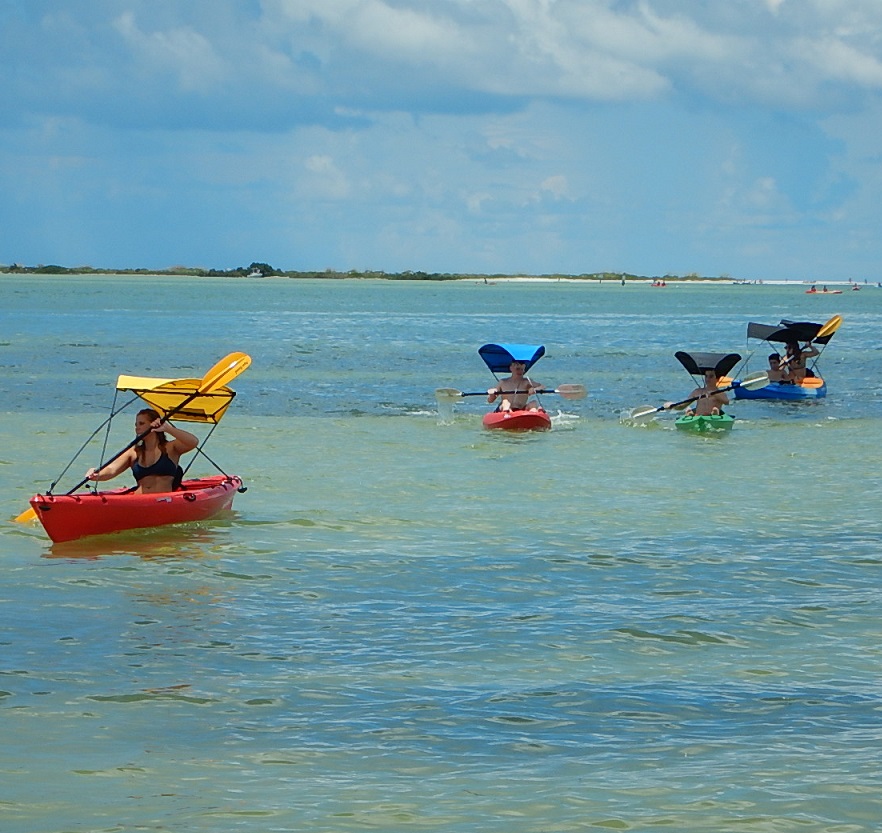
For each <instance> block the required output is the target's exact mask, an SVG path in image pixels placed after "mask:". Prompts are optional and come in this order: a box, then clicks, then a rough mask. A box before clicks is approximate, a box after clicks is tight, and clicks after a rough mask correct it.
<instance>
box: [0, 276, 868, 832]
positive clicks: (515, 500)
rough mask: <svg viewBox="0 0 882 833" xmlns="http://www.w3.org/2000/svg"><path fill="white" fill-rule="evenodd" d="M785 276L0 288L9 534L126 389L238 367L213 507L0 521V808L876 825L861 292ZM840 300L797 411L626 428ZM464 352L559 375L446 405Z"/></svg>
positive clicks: (751, 826)
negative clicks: (525, 419)
mask: <svg viewBox="0 0 882 833" xmlns="http://www.w3.org/2000/svg"><path fill="white" fill-rule="evenodd" d="M803 290H804V287H802V286H798V285H791V286H771V285H740V286H734V285H713V286H709V285H683V286H680V285H669V286H668V287H666V288H664V289H655V288H651V287H649V286H648V285H646V284H640V285H637V284H634V285H627V286H624V287H622V286H620V285H619V284H616V283H609V282H605V283H603V284H574V283H570V282H556V283H538V282H537V283H519V284H508V283H502V282H500V283H496V284H495V285H484V284H483V283H477V282H470V281H463V282H456V283H437V284H436V283H420V282H369V281H349V280H347V281H307V282H300V281H293V280H287V279H262V280H198V281H187V280H180V279H171V278H155V277H143V278H142V277H139V278H118V277H100V278H92V277H89V278H59V277H45V278H43V277H33V276H29V277H27V278H21V277H11V276H2V277H0V304H2V306H0V321H2V323H3V326H2V332H0V365H2V373H3V380H4V381H3V385H4V397H3V401H2V404H0V476H2V479H3V488H2V490H0V502H2V513H3V514H2V516H3V518H4V519H11V518H13V517H14V516H15V515H17V514H18V513H19V512H21V511H22V510H23V509H25V508H26V507H27V500H28V498H29V496H30V495H31V494H33V493H34V492H36V491H42V490H45V489H46V488H47V486H48V485H49V484H50V483H51V482H53V481H54V480H55V479H56V478H57V476H58V475H59V473H60V472H61V471H62V470H63V469H64V467H65V465H66V464H67V463H68V461H69V460H70V459H71V457H72V456H73V455H74V453H75V452H76V451H77V449H78V448H79V447H80V446H81V444H82V443H83V442H84V441H85V439H86V438H87V437H88V435H89V434H90V433H91V432H92V431H93V430H94V429H95V428H96V427H97V426H98V425H99V424H100V423H101V422H102V421H103V420H104V419H105V417H106V416H107V413H108V409H109V408H110V406H111V402H112V399H113V386H114V382H115V379H116V376H117V375H118V374H120V373H133V374H143V375H157V376H197V377H198V376H201V375H202V374H203V373H204V372H205V371H206V370H207V369H208V368H209V367H210V366H211V365H213V364H214V363H215V362H216V361H217V360H218V359H219V358H221V357H222V356H223V355H225V354H226V353H228V352H231V351H234V350H243V351H245V352H247V353H249V355H251V356H252V358H253V364H252V366H251V367H250V368H249V369H248V370H247V371H246V372H245V373H244V374H243V375H242V376H240V377H239V378H238V379H236V380H235V381H234V382H233V383H232V387H234V388H235V389H236V391H237V392H238V396H237V398H236V400H235V401H234V403H233V405H232V407H231V409H230V411H229V413H228V415H227V416H226V418H225V419H224V421H223V422H222V423H221V425H220V426H219V427H218V429H217V430H216V432H215V434H214V436H213V437H212V439H211V441H210V443H209V445H208V447H207V449H206V450H207V451H208V453H209V455H210V456H211V458H212V459H213V460H214V461H215V462H216V463H217V464H218V465H220V466H221V467H222V468H223V469H224V470H226V471H229V472H234V473H236V474H239V475H241V476H242V477H243V478H244V480H245V482H246V485H247V486H248V491H247V492H245V493H244V494H241V495H238V496H237V498H236V502H235V506H234V510H233V512H231V513H229V514H228V515H226V516H224V517H222V518H218V519H216V520H214V521H211V522H206V523H203V524H199V525H191V526H183V527H177V528H166V529H156V530H148V531H142V532H136V533H126V534H121V535H116V536H105V537H102V538H93V539H87V540H83V541H80V542H73V543H71V544H66V545H52V544H51V543H50V542H49V540H48V538H47V537H46V536H45V534H44V533H43V532H42V530H41V529H40V528H39V526H31V525H22V524H16V523H13V522H11V521H8V520H7V522H5V523H4V524H2V526H0V560H2V561H0V563H2V565H3V581H2V583H0V709H2V714H0V720H2V724H0V725H2V742H3V743H2V748H3V755H2V759H0V773H2V778H0V784H2V786H0V830H2V831H4V833H67V831H71V832H73V831H76V832H77V833H83V831H90V833H91V832H92V831H95V832H96V833H97V831H113V832H114V833H115V832H116V831H126V833H128V832H129V831H138V830H149V831H162V832H163V833H164V832H165V831H168V833H171V831H174V833H188V832H189V831H193V832H194V833H196V831H199V833H201V832H202V831H208V832H210V833H215V832H217V833H220V831H246V833H265V832H267V831H298V833H300V832H301V831H322V832H323V833H324V832H325V831H326V832H327V833H337V832H338V831H339V833H346V832H347V831H365V830H382V831H411V830H420V831H443V833H449V831H456V832H457V833H459V831H493V832H494V833H495V832H496V831H500V833H502V832H503V831H504V833H555V832H556V831H564V832H566V831H576V830H620V831H656V830H676V831H715V833H717V832H720V833H722V832H725V833H730V832H731V833H736V832H737V833H790V831H794V833H795V832H796V831H798V833H857V831H875V830H878V827H879V819H880V818H882V754H880V752H882V670H880V669H882V648H880V642H882V640H880V636H882V625H880V609H882V589H880V588H882V543H880V542H882V538H880V533H882V513H880V505H879V492H880V490H879V486H880V474H879V471H880V467H879V444H880V443H879V441H880V418H882V386H880V384H879V382H878V379H877V376H878V374H877V373H876V372H875V361H874V360H875V354H876V350H877V347H878V336H879V333H880V325H882V289H879V288H876V287H873V286H865V287H863V288H862V290H861V291H860V292H848V291H847V292H844V293H843V294H842V295H838V296H830V297H815V296H808V295H805V294H804V291H803ZM834 314H840V315H842V317H843V323H842V326H841V328H840V330H839V331H838V332H837V333H836V335H835V336H834V338H833V340H832V341H831V342H830V345H829V346H828V348H827V349H826V350H825V351H824V353H823V355H822V357H821V360H820V364H819V370H820V371H821V373H822V375H823V376H824V377H825V378H826V380H827V383H828V387H829V395H828V397H827V399H826V400H823V401H819V402H814V403H797V404H788V403H764V402H738V403H736V404H734V405H733V406H732V408H731V413H733V414H734V415H735V416H736V417H737V421H736V425H735V428H734V429H733V431H732V432H731V434H730V435H728V436H721V437H711V438H704V437H698V436H685V435H680V434H679V433H678V432H676V431H675V430H674V429H673V426H672V418H671V417H670V416H668V415H664V416H661V417H659V418H658V419H657V420H656V421H655V422H653V423H652V424H650V425H648V426H643V427H638V426H634V425H632V424H629V423H628V422H627V421H622V419H621V415H622V414H623V413H625V412H627V411H628V410H630V409H632V408H635V407H638V406H643V405H658V404H661V403H662V402H664V401H666V400H671V399H677V398H682V397H683V396H686V395H688V393H689V391H690V390H691V389H692V387H693V381H692V380H691V379H690V377H689V376H688V375H687V374H686V373H685V371H683V369H682V368H681V367H680V366H679V364H678V363H677V362H676V360H675V359H674V357H673V354H674V352H675V351H676V350H679V349H685V350H689V349H692V350H706V351H717V350H719V351H727V352H728V351H737V352H741V353H742V355H744V356H745V357H746V356H747V355H748V352H749V349H748V347H750V349H752V348H753V346H754V345H750V346H748V345H747V344H746V341H745V335H746V327H747V322H748V321H759V322H763V323H770V324H774V323H777V321H778V320H780V319H781V318H790V319H796V320H812V321H816V322H819V323H821V322H824V321H826V320H827V319H829V318H830V317H831V316H832V315H834ZM487 341H518V342H529V343H543V344H545V345H546V348H547V354H546V357H545V358H543V359H542V361H541V362H540V363H538V364H537V366H536V368H535V371H534V372H533V373H532V374H531V375H533V376H534V377H535V378H537V379H538V380H540V381H541V382H543V383H544V384H546V385H549V386H552V385H558V384H564V383H578V384H584V385H586V386H587V388H588V391H589V395H588V398H586V399H585V400H582V401H570V400H565V399H560V398H555V397H551V396H548V397H545V398H544V401H545V404H546V406H547V407H548V408H549V410H550V411H551V412H552V414H553V415H554V422H555V427H554V429H553V430H552V431H551V432H548V433H544V434H528V435H517V436H513V435H501V434H496V433H491V432H486V431H483V430H482V429H481V426H480V416H481V414H482V413H483V410H484V408H485V407H486V406H485V405H484V403H483V402H482V401H481V398H480V397H474V398H470V399H467V400H466V401H465V402H464V403H462V404H461V405H458V406H457V407H456V409H455V411H454V413H453V415H452V416H451V415H449V414H447V415H443V416H442V415H441V414H440V413H439V411H438V408H437V406H436V403H435V400H434V395H433V392H434V390H435V388H437V387H455V388H458V389H461V390H465V391H471V390H482V389H485V388H486V387H487V386H488V385H489V384H491V383H492V381H493V379H492V377H491V376H490V374H489V373H488V372H487V371H486V369H485V368H484V367H483V364H482V363H481V361H480V359H479V357H478V355H477V348H478V347H479V346H480V345H481V344H483V343H485V342H487ZM765 352H767V351H764V350H763V349H762V348H760V349H759V350H757V351H756V353H755V354H754V355H753V356H752V358H751V359H750V362H749V365H748V370H749V371H751V372H755V371H757V370H761V369H764V368H765V359H764V354H765ZM132 413H133V412H132ZM130 438H131V419H130V418H129V417H128V415H127V414H124V415H122V416H120V417H118V418H117V419H116V420H115V421H114V426H113V433H112V438H111V440H110V445H111V448H112V450H118V449H119V448H121V447H122V446H124V445H125V444H126V443H127V442H128V441H129V439H130ZM90 454H91V456H90ZM96 454H97V452H94V453H93V452H91V450H87V452H86V454H85V455H84V456H83V457H81V458H80V459H79V460H78V461H77V462H76V463H75V464H74V466H73V468H72V470H71V472H70V473H69V474H68V475H67V478H72V480H71V482H70V485H73V483H74V482H76V480H78V479H79V478H80V476H81V475H82V472H83V471H84V470H85V469H86V468H88V467H89V466H90V465H93V464H94V462H95V457H96ZM199 465H204V464H197V466H195V467H194V473H196V470H198V469H199ZM210 471H211V469H210V468H207V469H205V472H204V473H210ZM121 479H122V478H121ZM63 485H64V484H63V483H62V484H61V487H60V488H59V491H61V490H63V489H62V487H63Z"/></svg>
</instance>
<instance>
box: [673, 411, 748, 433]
mask: <svg viewBox="0 0 882 833" xmlns="http://www.w3.org/2000/svg"><path fill="white" fill-rule="evenodd" d="M734 423H735V417H732V416H729V414H716V415H714V416H694V415H693V416H681V417H679V418H678V419H677V421H676V422H675V423H674V425H676V426H677V428H679V429H680V430H682V431H696V432H700V433H703V432H705V431H729V430H731V428H732V425H733V424H734Z"/></svg>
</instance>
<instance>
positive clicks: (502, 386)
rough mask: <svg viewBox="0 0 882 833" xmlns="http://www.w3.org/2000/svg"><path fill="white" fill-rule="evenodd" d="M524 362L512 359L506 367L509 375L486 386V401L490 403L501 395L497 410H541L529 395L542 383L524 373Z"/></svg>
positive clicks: (539, 387)
mask: <svg viewBox="0 0 882 833" xmlns="http://www.w3.org/2000/svg"><path fill="white" fill-rule="evenodd" d="M526 367H527V365H526V362H521V361H518V360H517V359H515V360H513V361H512V362H511V364H510V365H509V367H508V369H509V370H510V371H511V376H508V377H506V378H505V379H500V380H499V382H498V383H497V384H496V387H493V388H488V390H487V401H488V402H489V403H490V404H491V405H492V404H493V403H494V402H495V401H496V399H497V397H501V399H502V401H501V402H500V403H499V406H498V407H497V410H499V411H538V410H541V406H540V405H539V403H538V402H537V401H536V400H535V399H533V400H531V399H530V397H531V396H533V394H535V393H536V391H537V390H542V385H541V384H539V382H536V381H534V380H532V379H530V378H528V377H527V376H525V375H524V372H525V371H526Z"/></svg>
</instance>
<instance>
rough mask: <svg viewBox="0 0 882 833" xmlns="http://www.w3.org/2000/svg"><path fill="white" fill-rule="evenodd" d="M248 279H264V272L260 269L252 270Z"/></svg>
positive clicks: (247, 276)
mask: <svg viewBox="0 0 882 833" xmlns="http://www.w3.org/2000/svg"><path fill="white" fill-rule="evenodd" d="M245 277H246V278H262V277H263V272H261V271H260V269H252V270H251V271H250V272H249V273H248V274H247V275H246V276H245Z"/></svg>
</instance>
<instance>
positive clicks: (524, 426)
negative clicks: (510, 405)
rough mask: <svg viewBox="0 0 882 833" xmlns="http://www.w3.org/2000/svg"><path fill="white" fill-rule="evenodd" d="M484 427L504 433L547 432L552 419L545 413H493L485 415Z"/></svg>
mask: <svg viewBox="0 0 882 833" xmlns="http://www.w3.org/2000/svg"><path fill="white" fill-rule="evenodd" d="M483 422H484V427H485V428H489V429H493V430H497V429H498V430H502V431H547V430H548V429H549V428H551V417H550V416H548V414H547V413H545V411H542V410H539V411H491V412H490V413H489V414H484V420H483Z"/></svg>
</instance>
